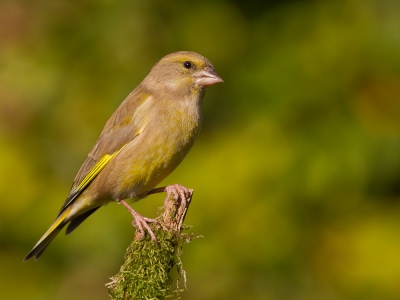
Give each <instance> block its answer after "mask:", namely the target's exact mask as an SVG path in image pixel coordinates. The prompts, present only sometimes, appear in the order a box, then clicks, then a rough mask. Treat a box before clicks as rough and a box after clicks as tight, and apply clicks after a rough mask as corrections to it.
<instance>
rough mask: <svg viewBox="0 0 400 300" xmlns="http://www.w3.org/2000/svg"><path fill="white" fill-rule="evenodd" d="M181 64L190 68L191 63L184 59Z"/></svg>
mask: <svg viewBox="0 0 400 300" xmlns="http://www.w3.org/2000/svg"><path fill="white" fill-rule="evenodd" d="M183 66H184V67H185V68H186V69H190V68H191V67H192V63H191V62H190V61H185V62H184V63H183Z"/></svg>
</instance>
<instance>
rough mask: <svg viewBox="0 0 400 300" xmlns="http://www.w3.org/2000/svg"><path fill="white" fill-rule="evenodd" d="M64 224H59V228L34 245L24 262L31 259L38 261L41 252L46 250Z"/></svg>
mask: <svg viewBox="0 0 400 300" xmlns="http://www.w3.org/2000/svg"><path fill="white" fill-rule="evenodd" d="M64 225H65V224H61V225H60V226H59V227H57V228H56V229H54V230H53V231H52V232H51V233H50V234H49V235H48V236H47V237H46V238H45V239H44V240H43V241H40V243H38V244H36V246H35V247H33V249H32V250H31V251H30V252H29V253H28V255H27V256H25V258H24V261H27V260H28V259H31V258H32V257H34V258H35V260H38V259H39V257H40V255H42V253H43V251H44V250H46V248H47V246H48V245H49V244H50V243H51V241H52V240H53V239H54V238H55V237H56V235H57V234H58V233H59V232H60V230H61V229H62V228H63V227H64Z"/></svg>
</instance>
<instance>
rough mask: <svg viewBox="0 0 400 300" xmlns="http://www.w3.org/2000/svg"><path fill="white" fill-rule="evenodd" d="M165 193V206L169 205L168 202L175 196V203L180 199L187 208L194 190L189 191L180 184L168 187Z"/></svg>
mask: <svg viewBox="0 0 400 300" xmlns="http://www.w3.org/2000/svg"><path fill="white" fill-rule="evenodd" d="M164 191H165V192H166V193H167V197H165V200H164V206H166V205H167V201H168V199H169V198H170V197H171V196H172V195H173V196H174V199H175V201H178V199H179V198H180V199H181V201H182V202H183V203H184V204H185V206H187V205H188V202H189V201H190V197H191V196H192V193H193V190H192V189H188V188H187V187H184V186H183V185H180V184H173V185H169V186H166V187H165V188H164Z"/></svg>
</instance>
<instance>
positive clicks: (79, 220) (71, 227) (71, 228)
mask: <svg viewBox="0 0 400 300" xmlns="http://www.w3.org/2000/svg"><path fill="white" fill-rule="evenodd" d="M99 208H100V206H99V207H96V208H93V209H92V210H89V211H87V212H85V213H83V214H81V215H80V216H78V217H76V218H75V219H73V220H72V221H71V222H70V223H69V224H68V227H67V230H66V231H65V234H66V235H68V234H70V233H71V232H72V231H74V230H75V228H76V227H78V226H79V225H80V224H81V223H82V222H83V221H85V220H86V218H87V217H89V216H90V215H91V214H92V213H94V212H95V211H96V210H98V209H99Z"/></svg>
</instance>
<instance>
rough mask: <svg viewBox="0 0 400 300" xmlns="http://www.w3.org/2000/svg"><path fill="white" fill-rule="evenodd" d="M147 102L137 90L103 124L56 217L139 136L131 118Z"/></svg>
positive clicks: (145, 94) (147, 95)
mask: <svg viewBox="0 0 400 300" xmlns="http://www.w3.org/2000/svg"><path fill="white" fill-rule="evenodd" d="M149 98H150V95H149V94H148V93H145V92H144V91H143V90H142V88H141V86H139V87H138V88H136V89H135V90H134V91H133V92H132V93H131V94H129V96H128V97H127V98H126V99H125V100H124V102H122V103H121V105H120V106H119V107H118V109H117V110H116V111H115V112H114V114H113V115H112V116H111V118H110V119H109V120H108V121H107V123H106V125H105V126H104V129H103V131H102V132H101V134H100V137H99V138H98V139H97V142H96V144H95V145H94V147H93V149H92V151H90V153H89V154H88V156H87V158H86V160H85V162H84V163H83V164H82V166H81V168H80V170H79V172H78V174H77V175H76V177H75V180H74V183H73V184H72V188H71V191H70V194H69V195H68V197H67V199H66V200H65V202H64V205H63V206H62V207H61V210H60V212H59V214H58V215H60V214H62V212H63V211H64V210H65V209H66V208H67V207H68V206H70V205H71V204H72V203H73V202H74V201H75V199H76V198H77V197H78V196H79V195H80V194H81V193H82V192H83V191H84V190H85V188H87V187H88V185H89V184H90V183H91V182H92V180H93V179H94V178H95V177H96V176H97V175H98V174H99V173H100V172H101V171H102V170H103V169H104V167H105V166H106V165H107V164H108V163H109V162H110V161H111V160H112V159H113V158H114V157H115V156H116V155H117V154H118V153H119V151H121V150H122V148H123V147H124V146H125V145H126V144H127V143H129V142H130V141H132V140H133V139H134V138H135V137H136V136H137V135H138V134H139V131H140V128H138V125H137V124H136V122H134V120H133V118H134V114H135V112H136V110H137V109H138V108H139V107H140V106H141V105H142V104H143V103H144V102H145V101H146V100H148V99H149Z"/></svg>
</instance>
